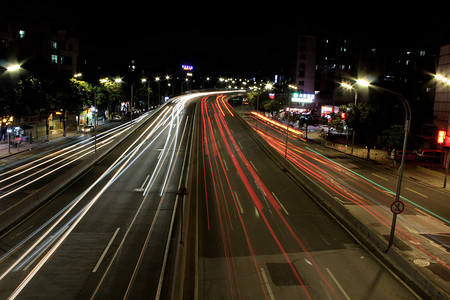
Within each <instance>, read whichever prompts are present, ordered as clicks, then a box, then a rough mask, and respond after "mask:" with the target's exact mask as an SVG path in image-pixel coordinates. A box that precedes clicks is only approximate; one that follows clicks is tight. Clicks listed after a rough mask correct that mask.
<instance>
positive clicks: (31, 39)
mask: <svg viewBox="0 0 450 300" xmlns="http://www.w3.org/2000/svg"><path fill="white" fill-rule="evenodd" d="M78 54H79V41H78V38H77V37H76V36H74V35H72V34H71V33H70V31H68V30H66V29H65V28H63V27H62V26H58V25H56V24H48V23H42V22H37V21H29V20H27V21H25V20H20V19H8V18H6V17H2V16H0V60H1V63H2V66H3V65H5V64H6V65H8V64H11V63H12V62H14V63H20V64H24V65H25V66H26V67H27V68H28V69H30V71H32V72H33V73H45V72H48V71H57V72H62V73H68V74H69V75H72V74H75V73H77V66H78Z"/></svg>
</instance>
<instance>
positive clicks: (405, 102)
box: [367, 84, 411, 253]
mask: <svg viewBox="0 0 450 300" xmlns="http://www.w3.org/2000/svg"><path fill="white" fill-rule="evenodd" d="M367 86H372V85H370V84H368V85H367ZM374 87H376V88H378V89H380V90H382V91H384V92H387V93H390V94H392V95H395V96H397V97H398V98H400V100H401V101H402V103H403V106H404V108H405V129H404V131H405V136H404V137H403V152H402V158H401V161H400V168H399V170H398V180H397V190H396V192H395V201H394V203H400V192H401V187H402V179H403V166H404V163H405V153H406V144H407V142H408V133H409V129H410V126H411V107H410V106H409V102H408V100H406V99H405V97H403V96H402V95H400V94H399V93H397V92H394V91H391V90H388V89H385V88H382V87H379V86H374ZM391 207H392V206H391ZM397 214H398V213H394V212H393V213H392V225H391V233H390V236H389V244H388V247H387V249H386V250H385V251H384V252H385V253H386V252H388V251H389V249H390V248H391V246H392V244H393V243H394V233H395V224H396V222H397Z"/></svg>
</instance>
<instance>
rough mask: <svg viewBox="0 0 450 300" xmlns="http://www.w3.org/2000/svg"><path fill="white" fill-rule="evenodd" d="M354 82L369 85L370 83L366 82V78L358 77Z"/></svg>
mask: <svg viewBox="0 0 450 300" xmlns="http://www.w3.org/2000/svg"><path fill="white" fill-rule="evenodd" d="M356 83H357V84H359V85H361V86H369V85H370V82H368V81H367V80H364V79H358V80H356Z"/></svg>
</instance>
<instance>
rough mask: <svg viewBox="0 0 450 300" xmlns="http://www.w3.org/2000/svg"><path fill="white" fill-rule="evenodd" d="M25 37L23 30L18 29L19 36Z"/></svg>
mask: <svg viewBox="0 0 450 300" xmlns="http://www.w3.org/2000/svg"><path fill="white" fill-rule="evenodd" d="M24 37H25V31H24V30H19V38H21V39H23V38H24Z"/></svg>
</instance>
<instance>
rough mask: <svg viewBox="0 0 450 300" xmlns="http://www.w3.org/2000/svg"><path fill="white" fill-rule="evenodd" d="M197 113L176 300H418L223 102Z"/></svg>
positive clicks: (202, 105)
mask: <svg viewBox="0 0 450 300" xmlns="http://www.w3.org/2000/svg"><path fill="white" fill-rule="evenodd" d="M196 110H197V114H196V116H197V117H196V120H197V122H196V124H195V126H194V141H196V142H194V145H195V146H196V148H194V149H193V153H192V155H193V156H192V157H191V159H192V162H191V163H192V164H191V167H192V168H191V170H190V177H191V178H195V179H196V180H191V181H190V185H189V186H188V192H189V196H188V198H189V202H190V203H189V205H191V207H192V211H191V215H190V216H189V218H190V219H191V221H190V222H189V223H190V225H189V226H190V232H191V235H190V236H188V242H189V238H190V239H191V241H190V242H191V244H193V245H191V247H190V249H189V250H186V253H187V254H185V255H184V257H185V260H186V262H185V263H186V268H185V269H186V270H188V272H187V274H186V275H185V277H186V278H190V281H189V280H184V282H183V283H182V284H181V286H182V288H181V290H183V288H184V290H185V291H186V292H185V294H183V295H180V298H182V297H185V298H186V297H188V296H189V295H192V294H193V295H194V296H195V298H197V297H198V298H199V299H249V298H254V299H370V298H372V299H379V298H390V299H391V298H401V299H414V298H416V297H417V295H416V294H415V293H414V292H412V291H411V289H410V288H409V287H407V286H406V285H405V284H403V283H402V281H401V280H400V279H399V278H398V277H397V276H396V275H394V274H393V273H392V272H390V271H389V269H387V268H386V267H385V266H384V265H383V264H382V263H380V261H378V260H377V258H375V257H373V256H372V254H371V253H370V252H369V251H367V250H366V249H365V248H364V247H363V246H361V245H360V244H359V243H358V242H357V241H356V240H355V239H354V237H353V236H352V235H351V234H350V233H349V232H348V231H346V230H345V229H344V228H343V227H342V226H341V225H340V224H339V222H337V221H336V220H335V219H334V218H333V217H331V216H330V215H329V214H328V213H327V212H326V211H324V210H323V209H322V208H321V207H320V206H318V205H317V204H316V203H315V202H314V201H313V200H312V199H311V198H310V196H308V195H307V194H306V193H305V192H304V190H303V189H302V188H300V187H299V186H298V185H297V184H296V183H294V182H293V181H292V179H291V178H290V177H289V176H287V175H286V173H285V172H284V171H283V170H281V169H280V168H279V166H278V165H277V164H276V163H275V162H274V161H273V160H272V159H271V158H270V157H269V156H268V155H267V154H266V153H265V152H264V151H262V149H261V147H260V145H259V144H257V143H256V142H255V140H254V139H252V138H250V137H249V135H248V132H247V130H246V127H245V126H244V125H243V123H242V122H241V121H239V120H238V118H237V117H236V116H235V112H233V110H232V108H231V107H230V106H229V104H228V103H227V102H226V101H225V100H224V97H222V96H205V97H203V98H202V100H201V101H200V102H198V103H197V109H196ZM189 270H190V272H189ZM192 280H193V282H192Z"/></svg>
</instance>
